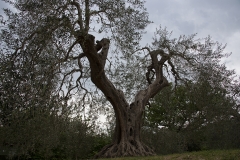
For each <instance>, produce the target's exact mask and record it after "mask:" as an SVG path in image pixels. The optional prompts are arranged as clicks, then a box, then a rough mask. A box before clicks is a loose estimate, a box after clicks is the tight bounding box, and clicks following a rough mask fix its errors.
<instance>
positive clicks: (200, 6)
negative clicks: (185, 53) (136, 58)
mask: <svg viewBox="0 0 240 160" xmlns="http://www.w3.org/2000/svg"><path fill="white" fill-rule="evenodd" d="M0 6H1V8H3V7H5V5H4V2H2V1H0ZM146 7H147V10H148V12H149V16H150V20H151V21H153V22H154V23H153V24H150V25H149V26H148V27H147V34H146V35H145V36H144V39H143V42H144V44H145V43H148V44H150V43H151V37H152V36H153V33H154V31H155V29H156V28H158V27H159V25H161V26H162V27H167V29H168V30H169V31H173V36H172V38H177V37H178V36H179V35H181V34H185V35H189V34H192V33H198V37H199V38H203V37H207V36H208V35H211V37H212V39H213V40H215V41H218V42H221V43H223V44H225V43H227V48H226V50H225V51H226V52H232V55H231V56H230V57H229V58H228V59H227V60H226V64H227V66H228V67H229V69H235V70H236V72H237V74H238V75H240V0H146ZM0 13H1V14H2V10H1V11H0Z"/></svg>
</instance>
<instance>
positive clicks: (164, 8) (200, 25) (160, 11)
mask: <svg viewBox="0 0 240 160" xmlns="http://www.w3.org/2000/svg"><path fill="white" fill-rule="evenodd" d="M146 7H147V10H148V12H149V17H150V20H151V21H153V22H154V23H153V24H151V25H149V26H148V28H147V35H145V37H144V41H146V40H149V42H148V43H149V44H150V43H151V37H152V36H153V33H154V31H155V29H156V28H157V27H158V26H159V25H161V26H162V27H167V29H168V30H169V31H173V35H172V38H177V37H178V36H179V35H181V34H185V35H189V34H192V33H198V37H199V38H203V37H207V36H208V35H210V36H211V37H212V39H213V40H215V41H218V42H220V43H223V44H226V43H227V48H226V50H225V51H226V52H232V55H231V56H230V57H229V58H228V59H227V60H226V65H227V66H228V68H229V69H235V70H236V72H237V74H238V75H240V0H146Z"/></svg>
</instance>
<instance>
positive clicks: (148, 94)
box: [78, 35, 168, 158]
mask: <svg viewBox="0 0 240 160" xmlns="http://www.w3.org/2000/svg"><path fill="white" fill-rule="evenodd" d="M78 38H79V44H80V45H81V47H82V49H83V51H84V54H85V55H86V57H87V58H88V60H89V62H90V67H91V80H92V82H93V83H94V84H95V85H96V86H97V87H98V88H99V89H100V90H101V91H102V92H103V93H104V95H105V96H106V98H107V100H108V101H109V102H110V103H111V104H112V106H113V109H114V112H115V116H116V128H115V136H114V139H113V142H112V144H110V145H107V146H105V147H104V148H103V149H102V150H101V151H100V152H99V153H98V154H97V155H96V158H100V157H101V158H102V157H122V156H147V155H154V151H153V150H152V149H151V148H149V147H148V146H146V145H144V144H143V143H142V142H141V137H140V132H141V126H142V115H143V111H144V108H145V106H146V104H147V102H148V101H149V99H150V98H152V97H153V96H154V95H156V94H157V93H158V92H159V91H160V90H161V89H162V88H164V87H165V86H167V85H168V81H167V79H166V78H165V77H163V75H162V65H163V63H164V62H165V61H166V60H167V59H168V58H167V56H163V53H162V52H163V51H154V52H150V53H149V54H150V55H151V58H152V64H151V65H150V66H149V67H148V70H149V71H148V72H150V71H151V70H155V73H156V78H155V80H154V81H153V83H152V82H151V84H149V86H148V88H147V89H145V90H141V91H139V92H138V93H137V95H136V97H135V101H134V102H133V103H131V104H130V105H129V103H127V102H126V100H125V97H124V94H123V92H122V91H121V90H117V89H116V88H115V86H114V85H113V84H112V83H111V82H110V81H109V80H108V78H107V77H106V75H105V71H104V66H105V63H106V58H107V54H108V49H109V43H110V41H109V40H108V39H102V40H101V41H97V44H95V39H94V36H92V35H85V36H79V37H78ZM100 49H101V52H100V53H97V52H98V51H99V50H100ZM158 54H161V56H162V59H161V60H160V61H158V60H157V55H158ZM147 78H148V77H147Z"/></svg>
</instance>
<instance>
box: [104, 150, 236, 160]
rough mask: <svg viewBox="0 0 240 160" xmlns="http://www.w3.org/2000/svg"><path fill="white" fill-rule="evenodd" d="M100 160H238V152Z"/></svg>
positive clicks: (203, 152) (223, 151)
mask: <svg viewBox="0 0 240 160" xmlns="http://www.w3.org/2000/svg"><path fill="white" fill-rule="evenodd" d="M101 160H240V150H214V151H201V152H189V153H182V154H172V155H164V156H153V157H129V158H126V157H124V158H112V159H101Z"/></svg>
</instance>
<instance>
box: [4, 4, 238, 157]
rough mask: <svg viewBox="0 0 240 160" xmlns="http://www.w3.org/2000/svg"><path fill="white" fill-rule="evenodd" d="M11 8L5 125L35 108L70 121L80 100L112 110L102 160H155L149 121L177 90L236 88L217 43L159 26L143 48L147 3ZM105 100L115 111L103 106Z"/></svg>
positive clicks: (6, 47) (6, 45) (6, 40)
mask: <svg viewBox="0 0 240 160" xmlns="http://www.w3.org/2000/svg"><path fill="white" fill-rule="evenodd" d="M5 1H6V2H8V3H9V4H10V5H11V6H12V7H14V11H11V10H9V9H5V10H4V11H5V14H6V16H7V18H6V19H5V20H4V21H3V23H2V24H1V28H2V30H1V35H0V36H1V53H0V54H1V59H0V60H1V65H0V66H1V68H0V70H1V73H2V74H1V77H0V78H1V82H0V96H1V115H3V116H2V117H1V123H2V124H4V125H7V124H9V122H8V121H9V118H7V117H12V115H13V111H15V110H16V111H17V112H22V111H24V112H25V111H26V112H27V110H28V109H29V108H30V109H32V108H35V107H37V108H39V109H40V110H42V109H44V108H46V109H47V110H48V111H49V112H50V113H51V114H53V113H54V114H55V115H61V114H62V115H64V116H66V117H68V116H70V111H72V110H74V109H73V108H71V107H69V104H68V103H69V100H71V99H73V98H74V99H75V103H76V104H79V105H78V107H86V106H89V107H92V106H100V107H102V108H108V107H109V106H111V107H112V109H113V111H114V114H115V118H116V127H115V131H114V132H115V134H114V135H115V136H114V138H113V141H112V143H111V144H110V145H107V146H105V147H104V148H103V149H102V150H101V151H100V152H99V154H97V156H96V157H118V156H139V155H153V154H154V151H153V150H152V149H151V148H150V147H148V146H147V145H145V144H143V143H142V142H141V138H140V130H141V126H142V115H143V113H144V110H145V107H146V106H147V105H149V102H151V99H152V98H153V97H154V96H155V95H157V94H158V93H159V92H160V91H161V90H162V89H163V88H165V87H167V86H169V85H170V82H171V83H172V84H173V85H174V86H178V85H187V84H190V82H195V81H197V80H198V79H199V78H202V79H204V78H205V75H204V74H209V76H208V77H211V79H209V80H206V81H209V84H210V85H211V86H212V85H213V86H214V85H217V86H218V85H222V84H223V82H224V83H231V82H232V80H233V78H232V76H233V75H234V71H231V70H227V69H226V67H225V65H224V64H221V63H220V62H221V60H222V59H223V58H225V57H227V56H229V54H228V53H224V48H225V45H222V44H220V43H218V42H214V41H213V40H211V37H210V36H209V37H207V38H203V39H198V38H196V34H193V35H190V36H185V35H182V36H180V37H179V38H171V32H168V31H167V29H166V28H162V27H161V26H160V27H159V28H157V29H156V32H155V35H154V37H153V42H152V44H151V45H148V46H144V47H141V46H140V44H139V42H140V40H141V38H142V34H143V33H144V29H145V27H146V26H147V25H148V24H149V23H150V21H149V19H148V13H147V11H146V8H145V7H144V1H143V0H116V1H112V0H61V1H55V0H43V1H33V0H21V1H11V0H5ZM95 37H97V38H99V39H98V40H95ZM209 70H211V71H209ZM219 75H222V76H220V77H221V78H222V79H221V81H219V79H218V78H219ZM218 82H219V83H218ZM9 86H10V87H9ZM99 91H101V92H99ZM224 93H225V92H224ZM224 93H223V94H224ZM186 94H188V93H187V92H186ZM103 95H104V96H103ZM103 97H104V100H105V101H108V103H102V104H101V103H99V102H104V101H103V100H102V99H103ZM52 104H54V105H52ZM51 106H54V107H53V108H51ZM56 106H57V108H55V107H56ZM68 113H69V114H68Z"/></svg>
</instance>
